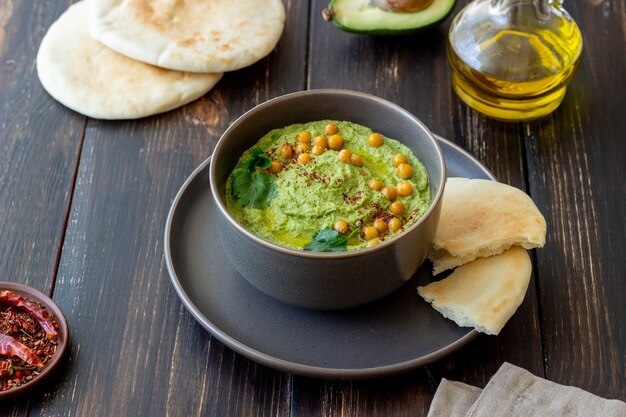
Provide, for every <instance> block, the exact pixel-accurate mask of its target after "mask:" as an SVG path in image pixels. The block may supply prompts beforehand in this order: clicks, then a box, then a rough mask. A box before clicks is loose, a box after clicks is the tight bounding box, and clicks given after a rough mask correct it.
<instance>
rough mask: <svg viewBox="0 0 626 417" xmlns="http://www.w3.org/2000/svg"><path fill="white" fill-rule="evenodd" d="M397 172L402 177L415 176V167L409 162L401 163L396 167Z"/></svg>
mask: <svg viewBox="0 0 626 417" xmlns="http://www.w3.org/2000/svg"><path fill="white" fill-rule="evenodd" d="M396 174H398V177H400V178H404V179H407V178H411V177H412V176H413V168H411V165H409V164H400V165H398V167H397V168H396Z"/></svg>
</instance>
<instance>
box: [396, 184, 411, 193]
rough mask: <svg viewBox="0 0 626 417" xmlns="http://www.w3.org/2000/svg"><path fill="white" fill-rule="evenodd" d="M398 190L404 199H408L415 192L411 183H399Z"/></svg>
mask: <svg viewBox="0 0 626 417" xmlns="http://www.w3.org/2000/svg"><path fill="white" fill-rule="evenodd" d="M396 190H398V194H400V195H401V196H402V197H406V196H408V195H411V193H412V192H413V186H412V185H411V183H410V182H399V183H398V185H396Z"/></svg>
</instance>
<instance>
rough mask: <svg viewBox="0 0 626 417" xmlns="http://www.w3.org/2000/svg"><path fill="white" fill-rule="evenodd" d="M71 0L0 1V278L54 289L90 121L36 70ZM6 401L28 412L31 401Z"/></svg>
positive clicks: (3, 409) (9, 410)
mask: <svg viewBox="0 0 626 417" xmlns="http://www.w3.org/2000/svg"><path fill="white" fill-rule="evenodd" d="M66 3H67V2H63V1H62V2H47V1H36V2H31V1H29V2H22V1H14V0H0V281H12V282H19V283H22V284H27V285H30V286H32V287H35V288H37V289H39V290H41V291H43V292H44V293H48V294H51V293H52V288H53V282H54V276H55V273H56V267H57V260H58V254H59V253H60V248H61V243H62V239H63V233H64V229H65V221H66V216H67V213H68V210H69V202H70V198H71V192H72V187H73V183H74V174H75V169H76V166H77V164H78V154H79V150H80V145H81V141H82V134H83V130H84V125H85V119H84V118H83V117H81V116H79V115H77V114H75V113H73V112H70V111H68V110H66V109H65V108H64V107H63V106H61V105H60V104H58V103H56V102H55V101H54V100H53V99H52V98H51V97H50V96H48V95H47V94H46V92H45V91H44V90H43V88H42V87H41V85H40V83H39V80H38V79H37V74H36V70H35V56H36V54H37V50H38V48H39V43H40V41H41V38H42V37H43V35H44V33H45V31H46V30H47V28H48V26H49V25H50V23H52V21H53V20H54V19H55V17H56V16H58V15H59V14H60V13H61V12H62V10H64V8H65V7H67V4H66ZM49 392H50V389H49V388H48V387H44V388H42V389H40V390H38V391H37V392H36V393H35V394H33V395H32V396H29V395H24V396H21V397H19V398H16V399H15V400H12V401H8V402H3V403H2V406H0V416H2V417H4V416H25V415H27V413H28V407H29V402H30V400H29V398H31V397H32V398H37V397H39V396H42V395H46V394H48V393H49Z"/></svg>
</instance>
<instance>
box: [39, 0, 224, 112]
mask: <svg viewBox="0 0 626 417" xmlns="http://www.w3.org/2000/svg"><path fill="white" fill-rule="evenodd" d="M93 2H95V0H83V1H81V2H79V3H76V4H74V5H73V6H71V7H70V8H69V9H67V10H66V11H65V13H63V15H61V17H59V19H58V20H57V21H56V22H54V23H53V24H52V25H51V26H50V29H48V33H46V36H44V38H43V40H42V41H41V45H40V47H39V52H38V54H37V74H38V75H39V80H40V81H41V84H42V85H43V87H44V88H45V89H46V91H47V92H48V93H49V94H50V95H51V96H52V97H54V98H55V99H56V100H58V101H59V102H61V103H62V104H64V105H65V106H67V107H69V108H70V109H72V110H75V111H77V112H79V113H81V114H84V115H86V116H89V117H93V118H96V119H136V118H139V117H144V116H149V115H153V114H157V113H161V112H164V111H167V110H171V109H173V108H176V107H179V106H182V105H184V104H187V103H189V102H191V101H193V100H195V99H197V98H199V97H201V96H203V95H204V94H206V93H207V92H208V91H209V90H210V89H211V88H213V86H214V85H215V84H216V83H217V82H218V81H219V79H220V78H221V76H222V74H195V73H185V72H178V71H170V70H165V69H162V68H157V67H154V66H152V65H147V64H144V63H142V62H138V61H135V60H132V59H130V58H127V57H125V56H123V55H120V54H118V53H117V52H114V51H112V50H110V49H109V48H107V47H106V46H104V45H102V44H101V43H100V42H98V41H96V40H94V39H93V38H92V37H91V36H90V35H89V30H88V28H87V24H88V15H89V8H90V6H91V5H92V3H93Z"/></svg>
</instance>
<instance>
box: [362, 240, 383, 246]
mask: <svg viewBox="0 0 626 417" xmlns="http://www.w3.org/2000/svg"><path fill="white" fill-rule="evenodd" d="M379 243H380V240H368V241H367V243H366V244H365V247H366V248H371V247H372V246H376V245H378V244H379Z"/></svg>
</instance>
